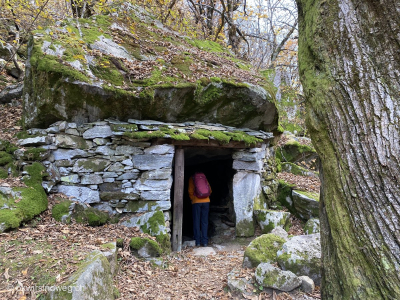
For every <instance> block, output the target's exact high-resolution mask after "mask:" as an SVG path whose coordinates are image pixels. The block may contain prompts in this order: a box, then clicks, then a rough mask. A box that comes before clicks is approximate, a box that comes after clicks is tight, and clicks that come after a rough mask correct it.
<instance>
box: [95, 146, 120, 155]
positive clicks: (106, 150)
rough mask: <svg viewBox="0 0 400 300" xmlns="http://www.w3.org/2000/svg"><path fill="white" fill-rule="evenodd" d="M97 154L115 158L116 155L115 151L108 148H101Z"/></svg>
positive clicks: (96, 151) (97, 149)
mask: <svg viewBox="0 0 400 300" xmlns="http://www.w3.org/2000/svg"><path fill="white" fill-rule="evenodd" d="M95 153H96V154H101V155H105V156H113V155H115V150H113V149H111V148H110V147H108V146H99V147H97V148H96V150H95Z"/></svg>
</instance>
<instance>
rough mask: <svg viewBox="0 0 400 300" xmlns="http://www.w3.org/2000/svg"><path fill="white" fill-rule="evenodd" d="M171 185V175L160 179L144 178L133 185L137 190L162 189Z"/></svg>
mask: <svg viewBox="0 0 400 300" xmlns="http://www.w3.org/2000/svg"><path fill="white" fill-rule="evenodd" d="M171 186H172V177H170V178H168V179H162V180H152V179H146V180H141V181H140V182H139V181H138V182H137V183H136V185H135V187H136V188H137V189H138V190H139V191H162V190H169V189H171Z"/></svg>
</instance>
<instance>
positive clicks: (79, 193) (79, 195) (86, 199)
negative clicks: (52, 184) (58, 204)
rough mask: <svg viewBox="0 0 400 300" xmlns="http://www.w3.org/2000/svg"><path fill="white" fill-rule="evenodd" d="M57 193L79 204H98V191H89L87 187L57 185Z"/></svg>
mask: <svg viewBox="0 0 400 300" xmlns="http://www.w3.org/2000/svg"><path fill="white" fill-rule="evenodd" d="M58 192H59V193H63V194H65V195H66V196H68V197H72V198H73V199H74V200H76V201H78V202H81V203H98V202H100V196H99V192H98V191H94V190H91V189H90V188H87V187H82V186H73V185H59V186H58Z"/></svg>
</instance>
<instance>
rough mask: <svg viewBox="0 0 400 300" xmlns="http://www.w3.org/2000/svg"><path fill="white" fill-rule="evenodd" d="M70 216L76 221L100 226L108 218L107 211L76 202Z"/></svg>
mask: <svg viewBox="0 0 400 300" xmlns="http://www.w3.org/2000/svg"><path fill="white" fill-rule="evenodd" d="M72 217H73V218H74V219H75V220H76V222H78V223H87V224H88V225H89V226H101V225H104V224H106V223H107V222H108V221H109V220H110V216H109V215H108V213H106V212H104V211H101V210H98V209H96V208H93V207H87V206H84V205H80V204H76V205H75V207H74V212H73V214H72Z"/></svg>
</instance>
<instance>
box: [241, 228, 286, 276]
mask: <svg viewBox="0 0 400 300" xmlns="http://www.w3.org/2000/svg"><path fill="white" fill-rule="evenodd" d="M285 242H286V241H285V239H283V238H281V237H279V236H277V235H275V234H271V233H269V234H263V235H261V236H259V237H258V238H256V239H254V240H253V241H252V242H251V243H250V245H249V246H248V247H247V248H246V250H245V252H244V265H246V266H248V267H251V268H254V267H257V266H258V265H259V264H260V263H272V262H276V260H277V255H276V252H277V251H278V250H279V249H280V248H281V247H282V245H283V244H284V243H285Z"/></svg>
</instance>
